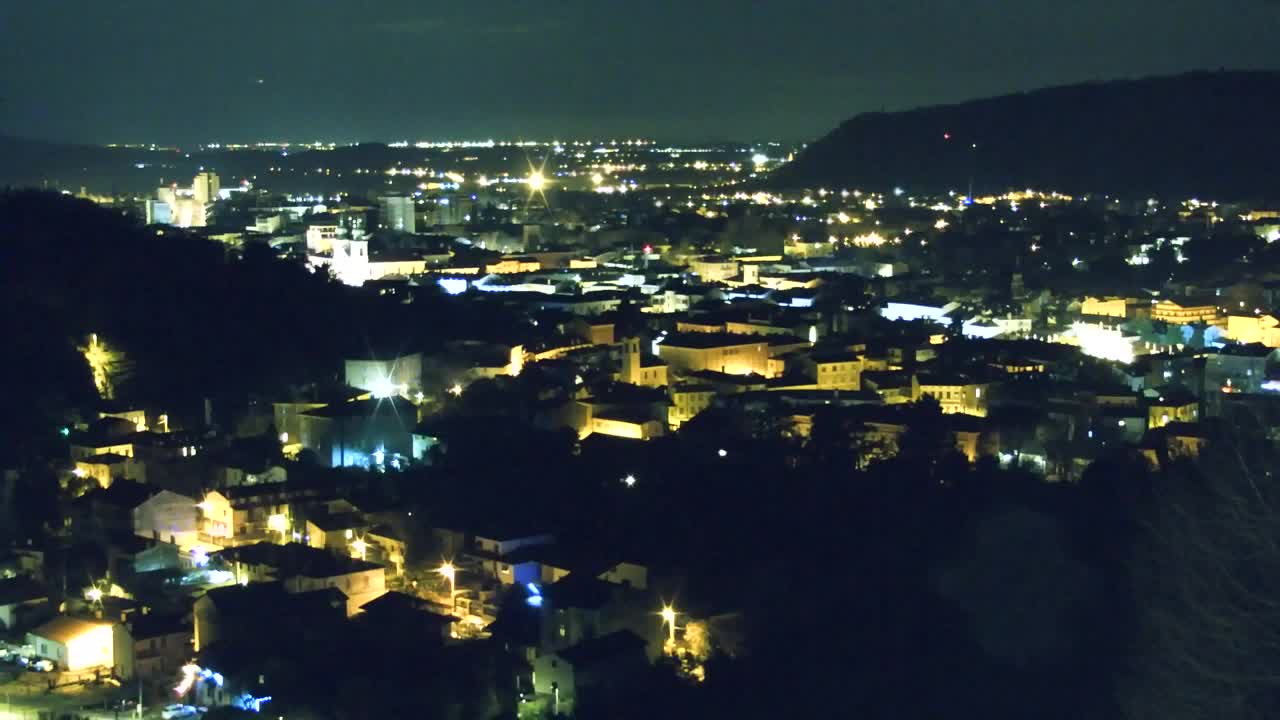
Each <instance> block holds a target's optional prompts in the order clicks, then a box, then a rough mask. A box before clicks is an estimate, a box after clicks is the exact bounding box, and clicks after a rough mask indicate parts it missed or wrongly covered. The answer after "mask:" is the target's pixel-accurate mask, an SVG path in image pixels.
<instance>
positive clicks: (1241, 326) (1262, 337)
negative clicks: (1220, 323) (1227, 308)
mask: <svg viewBox="0 0 1280 720" xmlns="http://www.w3.org/2000/svg"><path fill="white" fill-rule="evenodd" d="M1227 338H1228V339H1231V340H1234V341H1236V342H1238V343H1242V344H1245V345H1249V344H1252V343H1259V344H1262V345H1265V346H1267V347H1270V348H1274V347H1280V320H1277V319H1276V317H1275V316H1274V315H1271V314H1270V313H1266V314H1255V315H1243V314H1242V315H1236V314H1231V315H1228V316H1227Z"/></svg>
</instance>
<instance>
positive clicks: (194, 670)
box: [173, 663, 200, 697]
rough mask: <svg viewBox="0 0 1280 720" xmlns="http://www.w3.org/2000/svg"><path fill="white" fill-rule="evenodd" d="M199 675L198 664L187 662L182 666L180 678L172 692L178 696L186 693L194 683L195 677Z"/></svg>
mask: <svg viewBox="0 0 1280 720" xmlns="http://www.w3.org/2000/svg"><path fill="white" fill-rule="evenodd" d="M199 675H200V666H199V665H196V664H194V663H187V664H186V665H183V666H182V680H180V681H179V682H178V684H177V685H176V686H175V687H174V688H173V692H174V694H176V695H177V696H178V697H182V696H183V695H186V694H187V692H188V691H190V690H191V686H192V685H194V684H195V682H196V677H198V676H199Z"/></svg>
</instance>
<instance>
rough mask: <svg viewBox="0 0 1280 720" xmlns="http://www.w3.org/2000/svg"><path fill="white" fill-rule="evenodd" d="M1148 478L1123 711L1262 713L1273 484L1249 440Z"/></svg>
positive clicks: (1243, 719) (1265, 458)
mask: <svg viewBox="0 0 1280 720" xmlns="http://www.w3.org/2000/svg"><path fill="white" fill-rule="evenodd" d="M1214 443H1215V446H1211V448H1210V449H1209V450H1207V451H1206V452H1205V453H1204V454H1203V455H1202V456H1201V457H1200V458H1199V459H1198V461H1195V462H1191V461H1184V462H1180V463H1176V464H1174V465H1173V466H1172V467H1170V469H1169V470H1167V471H1166V472H1165V473H1164V474H1163V476H1162V477H1161V478H1160V482H1159V483H1158V486H1157V487H1158V490H1157V491H1156V494H1155V498H1154V500H1153V502H1152V504H1151V507H1150V509H1149V511H1148V513H1147V515H1146V518H1145V523H1144V525H1143V527H1142V531H1141V534H1140V536H1139V539H1138V542H1137V545H1136V552H1135V555H1134V558H1133V573H1134V583H1135V586H1134V592H1135V596H1136V598H1137V601H1138V617H1139V622H1140V631H1141V635H1140V641H1139V643H1138V646H1137V649H1136V652H1135V656H1134V658H1133V665H1132V668H1131V671H1130V672H1129V673H1128V675H1127V676H1126V677H1125V679H1124V684H1123V686H1122V696H1123V700H1124V702H1125V705H1126V708H1127V711H1128V716H1129V717H1130V718H1133V719H1134V720H1147V719H1148V718H1151V719H1152V720H1154V719H1155V718H1161V719H1162V720H1165V719H1167V720H1181V719H1183V718H1186V719H1187V720H1191V719H1192V718H1208V717H1212V718H1218V719H1220V720H1262V718H1270V717H1275V710H1276V708H1277V707H1280V486H1278V485H1277V482H1276V481H1277V478H1276V477H1275V474H1274V471H1273V470H1272V469H1271V468H1274V467H1275V459H1276V457H1277V453H1276V452H1275V448H1274V446H1270V445H1269V444H1268V443H1266V442H1265V441H1264V440H1261V439H1260V438H1247V439H1246V438H1238V439H1228V438H1216V439H1215V441H1214Z"/></svg>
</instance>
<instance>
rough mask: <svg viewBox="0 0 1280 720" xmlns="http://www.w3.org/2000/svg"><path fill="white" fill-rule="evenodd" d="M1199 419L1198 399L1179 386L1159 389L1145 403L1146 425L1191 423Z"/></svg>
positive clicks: (1158, 425) (1156, 426)
mask: <svg viewBox="0 0 1280 720" xmlns="http://www.w3.org/2000/svg"><path fill="white" fill-rule="evenodd" d="M1199 419H1200V401H1199V399H1197V398H1196V397H1195V396H1193V395H1191V394H1190V393H1188V392H1187V391H1186V390H1183V389H1181V388H1179V387H1168V388H1164V389H1162V390H1160V391H1159V395H1157V396H1156V397H1155V398H1154V399H1152V400H1151V401H1150V402H1149V404H1148V405H1147V427H1148V428H1162V427H1164V426H1166V425H1168V424H1169V423H1173V422H1181V423H1192V422H1196V421H1198V420H1199Z"/></svg>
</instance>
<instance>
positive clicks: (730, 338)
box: [659, 332, 772, 350]
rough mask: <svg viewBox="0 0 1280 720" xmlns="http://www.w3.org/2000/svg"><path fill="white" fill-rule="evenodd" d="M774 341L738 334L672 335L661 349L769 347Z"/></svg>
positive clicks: (663, 342)
mask: <svg viewBox="0 0 1280 720" xmlns="http://www.w3.org/2000/svg"><path fill="white" fill-rule="evenodd" d="M771 340H772V338H770V337H765V336H763V335H740V334H738V333H721V332H714V333H702V332H692V333H681V332H677V333H671V334H670V335H668V336H667V339H666V340H663V341H662V343H661V344H660V345H659V347H666V346H671V347H679V348H694V349H698V350H706V349H710V348H718V347H739V346H742V345H756V344H760V345H767V344H769V342H770V341H771Z"/></svg>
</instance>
